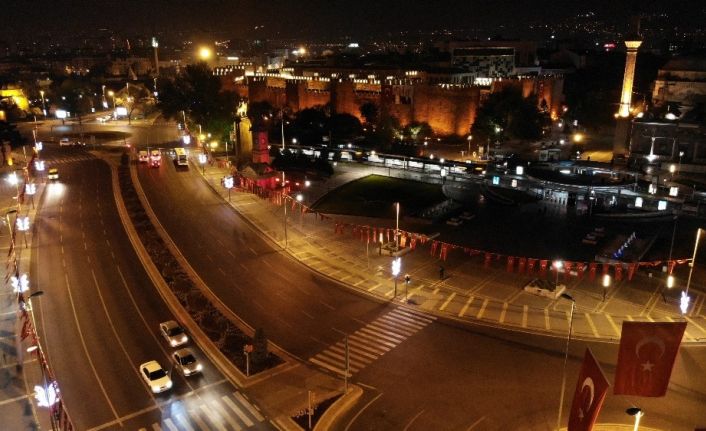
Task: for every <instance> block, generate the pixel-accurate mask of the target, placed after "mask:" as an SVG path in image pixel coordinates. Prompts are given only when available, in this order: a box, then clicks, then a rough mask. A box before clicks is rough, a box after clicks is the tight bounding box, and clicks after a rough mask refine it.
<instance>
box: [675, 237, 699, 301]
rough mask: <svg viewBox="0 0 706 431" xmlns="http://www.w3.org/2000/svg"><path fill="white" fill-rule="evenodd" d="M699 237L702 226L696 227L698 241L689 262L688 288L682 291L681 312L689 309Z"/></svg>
mask: <svg viewBox="0 0 706 431" xmlns="http://www.w3.org/2000/svg"><path fill="white" fill-rule="evenodd" d="M699 239H701V228H698V229H696V242H695V243H694V254H693V255H692V256H691V262H690V263H689V278H687V279H686V289H685V290H684V292H682V293H681V301H680V303H679V308H680V309H681V314H686V312H687V311H688V310H689V300H690V298H689V286H690V285H691V275H692V274H693V273H694V264H695V263H696V252H697V251H698V249H699Z"/></svg>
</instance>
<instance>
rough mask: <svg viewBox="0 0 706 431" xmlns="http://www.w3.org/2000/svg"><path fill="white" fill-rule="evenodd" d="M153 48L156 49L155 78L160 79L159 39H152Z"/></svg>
mask: <svg viewBox="0 0 706 431" xmlns="http://www.w3.org/2000/svg"><path fill="white" fill-rule="evenodd" d="M152 48H153V49H154V77H155V78H157V77H159V56H158V55H157V49H158V48H159V42H157V38H156V37H153V38H152Z"/></svg>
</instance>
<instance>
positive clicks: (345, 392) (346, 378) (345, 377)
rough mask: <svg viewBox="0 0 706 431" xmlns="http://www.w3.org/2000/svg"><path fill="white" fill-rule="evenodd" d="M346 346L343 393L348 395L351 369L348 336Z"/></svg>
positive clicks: (345, 339)
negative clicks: (349, 371)
mask: <svg viewBox="0 0 706 431" xmlns="http://www.w3.org/2000/svg"><path fill="white" fill-rule="evenodd" d="M343 342H344V345H345V350H346V363H345V368H344V373H343V393H344V394H347V393H348V370H349V369H350V354H351V353H350V350H349V348H348V335H346V338H344V340H343Z"/></svg>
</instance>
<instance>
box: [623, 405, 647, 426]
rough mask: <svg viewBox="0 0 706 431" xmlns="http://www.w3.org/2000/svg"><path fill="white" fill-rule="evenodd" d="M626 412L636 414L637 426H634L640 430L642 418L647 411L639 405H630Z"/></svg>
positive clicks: (631, 414)
mask: <svg viewBox="0 0 706 431" xmlns="http://www.w3.org/2000/svg"><path fill="white" fill-rule="evenodd" d="M625 413H627V414H628V415H630V416H635V427H634V428H633V431H638V430H639V429H640V418H641V417H643V416H644V415H645V413H644V412H643V411H642V409H641V408H639V407H630V408H629V409H627V410H625Z"/></svg>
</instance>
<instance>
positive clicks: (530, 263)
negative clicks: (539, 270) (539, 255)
mask: <svg viewBox="0 0 706 431" xmlns="http://www.w3.org/2000/svg"><path fill="white" fill-rule="evenodd" d="M536 264H537V259H527V273H528V274H532V272H533V271H534V266H535V265H536Z"/></svg>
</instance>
